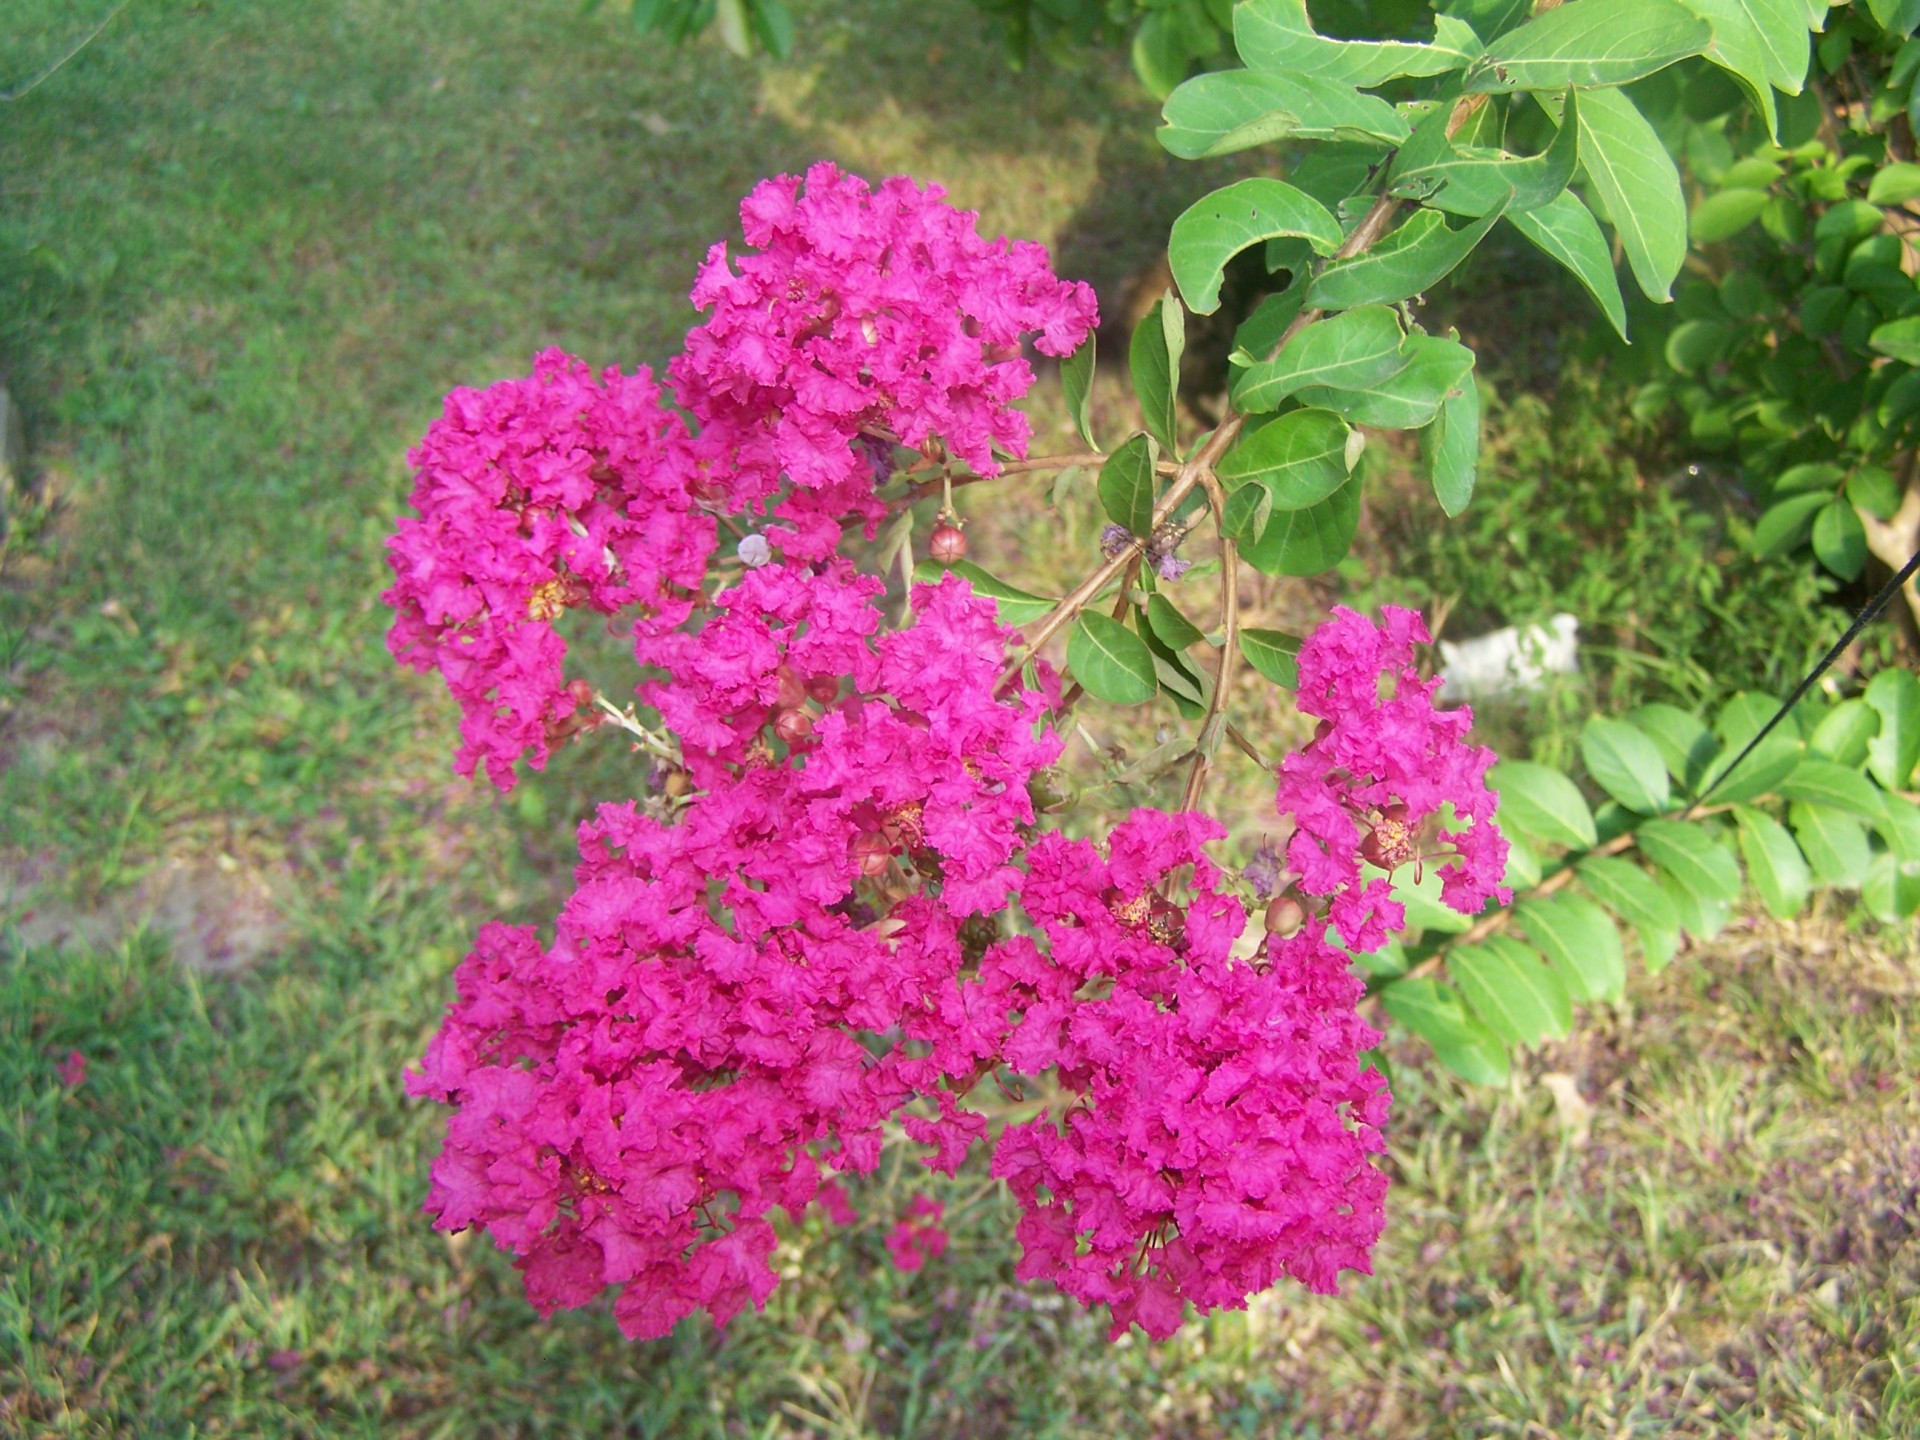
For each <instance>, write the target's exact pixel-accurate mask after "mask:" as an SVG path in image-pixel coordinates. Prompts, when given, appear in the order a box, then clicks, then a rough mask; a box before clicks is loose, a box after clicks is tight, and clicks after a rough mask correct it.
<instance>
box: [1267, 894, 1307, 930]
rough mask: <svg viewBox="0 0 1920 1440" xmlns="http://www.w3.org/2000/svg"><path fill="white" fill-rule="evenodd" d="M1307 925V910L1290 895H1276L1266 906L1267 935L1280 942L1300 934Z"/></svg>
mask: <svg viewBox="0 0 1920 1440" xmlns="http://www.w3.org/2000/svg"><path fill="white" fill-rule="evenodd" d="M1306 923H1307V909H1306V906H1304V905H1302V904H1301V903H1300V902H1299V901H1298V900H1296V899H1294V898H1293V896H1291V895H1276V896H1274V897H1273V899H1272V900H1271V901H1270V902H1268V904H1267V933H1268V934H1269V935H1278V936H1279V937H1280V938H1281V939H1282V940H1285V939H1287V938H1288V937H1289V936H1293V935H1297V934H1299V933H1300V927H1301V926H1302V925H1304V924H1306Z"/></svg>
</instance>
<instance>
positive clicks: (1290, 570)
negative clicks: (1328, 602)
mask: <svg viewBox="0 0 1920 1440" xmlns="http://www.w3.org/2000/svg"><path fill="white" fill-rule="evenodd" d="M1359 529H1360V482H1359V481H1358V480H1349V481H1348V482H1347V483H1346V484H1344V485H1342V486H1341V487H1340V488H1339V489H1338V490H1336V491H1334V492H1333V494H1331V495H1329V496H1328V497H1327V498H1326V499H1324V500H1322V501H1321V502H1320V503H1319V504H1318V505H1310V506H1308V507H1307V508H1306V509H1305V510H1288V511H1284V512H1282V513H1280V514H1276V515H1274V516H1273V517H1272V520H1271V521H1270V522H1269V523H1268V525H1267V528H1266V531H1265V533H1264V534H1262V535H1261V536H1260V538H1259V539H1258V540H1247V541H1244V542H1242V544H1241V546H1240V557H1241V558H1242V559H1243V560H1245V561H1246V562H1247V563H1248V564H1249V565H1251V566H1253V568H1254V569H1256V570H1258V571H1260V572H1261V573H1262V574H1266V575H1320V574H1324V573H1325V572H1326V571H1328V570H1331V569H1332V568H1333V567H1334V566H1335V565H1338V564H1339V563H1340V562H1341V561H1342V560H1344V559H1345V558H1346V554H1347V551H1348V550H1349V549H1350V548H1351V547H1352V545H1353V537H1354V535H1355V534H1357V533H1358V531H1359Z"/></svg>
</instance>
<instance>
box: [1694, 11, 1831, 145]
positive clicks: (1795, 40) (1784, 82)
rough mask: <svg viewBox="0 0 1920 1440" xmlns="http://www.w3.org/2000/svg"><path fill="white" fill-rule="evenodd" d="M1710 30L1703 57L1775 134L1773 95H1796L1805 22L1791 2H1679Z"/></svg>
mask: <svg viewBox="0 0 1920 1440" xmlns="http://www.w3.org/2000/svg"><path fill="white" fill-rule="evenodd" d="M1682 3H1684V4H1685V5H1686V6H1687V8H1688V9H1690V10H1692V11H1693V12H1694V13H1695V14H1697V15H1699V16H1700V17H1701V18H1702V19H1704V20H1706V21H1707V22H1708V24H1710V25H1711V26H1712V27H1713V43H1712V44H1711V45H1709V46H1708V47H1707V58H1708V59H1709V60H1711V61H1713V63H1714V64H1716V65H1718V66H1719V67H1720V68H1721V69H1723V70H1725V71H1727V72H1728V73H1729V74H1730V75H1732V76H1733V77H1734V79H1735V80H1737V81H1738V82H1739V83H1740V88H1741V89H1743V90H1745V91H1746V92H1747V98H1748V99H1749V100H1751V101H1752V102H1753V103H1754V106H1755V107H1756V108H1757V109H1758V110H1759V111H1760V118H1761V119H1762V120H1763V121H1764V122H1765V123H1766V127H1767V134H1768V136H1770V137H1772V136H1777V135H1778V133H1779V118H1778V115H1777V114H1776V111H1775V107H1774V99H1773V91H1774V88H1775V87H1776V86H1777V87H1778V88H1780V89H1782V90H1784V91H1786V92H1787V93H1788V94H1789V95H1797V94H1799V93H1800V86H1801V82H1802V80H1803V78H1804V77H1805V75H1806V73H1807V52H1808V41H1807V29H1808V26H1807V22H1806V18H1805V16H1804V15H1803V14H1802V12H1801V10H1800V6H1799V4H1798V3H1797V0H1682Z"/></svg>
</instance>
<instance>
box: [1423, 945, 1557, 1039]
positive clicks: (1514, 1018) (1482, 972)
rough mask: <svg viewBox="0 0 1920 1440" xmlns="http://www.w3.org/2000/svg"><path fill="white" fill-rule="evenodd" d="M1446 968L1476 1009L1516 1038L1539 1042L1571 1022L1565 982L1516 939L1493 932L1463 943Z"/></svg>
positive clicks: (1496, 1030)
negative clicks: (1474, 942)
mask: <svg viewBox="0 0 1920 1440" xmlns="http://www.w3.org/2000/svg"><path fill="white" fill-rule="evenodd" d="M1447 971H1448V973H1449V974H1451V975H1452V976H1453V979H1454V983H1455V984H1457V985H1458V986H1459V987H1460V993H1461V994H1462V995H1464V996H1465V997H1466V1000H1467V1004H1468V1005H1470V1006H1471V1007H1473V1011H1474V1013H1475V1014H1477V1015H1478V1016H1479V1017H1480V1018H1481V1019H1482V1020H1484V1021H1486V1023H1487V1027H1488V1028H1489V1029H1490V1030H1492V1031H1493V1033H1494V1034H1496V1035H1498V1036H1499V1037H1500V1038H1501V1039H1503V1040H1506V1041H1508V1042H1510V1043H1512V1044H1515V1045H1537V1044H1539V1043H1540V1042H1541V1041H1542V1040H1543V1039H1545V1038H1547V1037H1548V1036H1550V1035H1551V1036H1556V1037H1558V1036H1562V1035H1565V1034H1566V1033H1567V1031H1568V1029H1569V1028H1570V1027H1571V1026H1572V1024H1573V999H1572V996H1570V995H1569V994H1568V993H1567V987H1566V984H1565V982H1564V981H1562V980H1561V978H1560V977H1559V976H1558V975H1556V974H1554V972H1553V971H1552V970H1550V969H1548V968H1547V966H1546V964H1545V962H1543V961H1542V960H1541V959H1540V957H1539V956H1538V955H1536V954H1535V953H1534V952H1533V951H1531V950H1529V949H1528V948H1527V947H1526V946H1525V945H1522V944H1521V943H1520V942H1519V941H1517V940H1512V939H1509V938H1507V937H1506V936H1504V935H1495V936H1492V937H1490V938H1488V939H1486V940H1483V941H1482V942H1481V943H1480V944H1478V945H1462V946H1461V947H1460V948H1459V949H1457V950H1454V951H1452V952H1450V953H1449V954H1448V956H1447Z"/></svg>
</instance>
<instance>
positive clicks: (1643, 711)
mask: <svg viewBox="0 0 1920 1440" xmlns="http://www.w3.org/2000/svg"><path fill="white" fill-rule="evenodd" d="M1627 719H1628V720H1630V721H1631V722H1632V723H1633V724H1634V725H1635V726H1637V727H1638V728H1639V729H1640V731H1641V732H1642V733H1643V734H1645V735H1646V737H1647V738H1648V739H1649V740H1651V741H1653V744H1654V748H1655V749H1657V750H1658V751H1659V752H1660V758H1661V760H1663V761H1664V762H1665V763H1666V767H1667V773H1668V774H1669V775H1671V776H1672V777H1673V778H1674V779H1675V780H1678V781H1679V782H1680V783H1681V784H1682V785H1684V786H1686V787H1687V788H1688V789H1689V790H1691V789H1693V787H1694V786H1696V785H1698V784H1699V783H1700V781H1701V779H1702V778H1703V777H1704V776H1705V774H1706V766H1707V762H1708V761H1710V760H1712V759H1713V755H1714V749H1715V746H1714V743H1713V732H1712V731H1710V730H1709V729H1707V727H1706V723H1705V722H1704V721H1702V720H1701V719H1700V717H1699V716H1697V715H1689V714H1688V713H1687V712H1686V711H1685V710H1682V709H1680V708H1678V707H1677V706H1673V705H1661V704H1658V703H1656V704H1652V705H1642V706H1640V707H1639V709H1637V710H1629V711H1628V712H1627Z"/></svg>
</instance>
